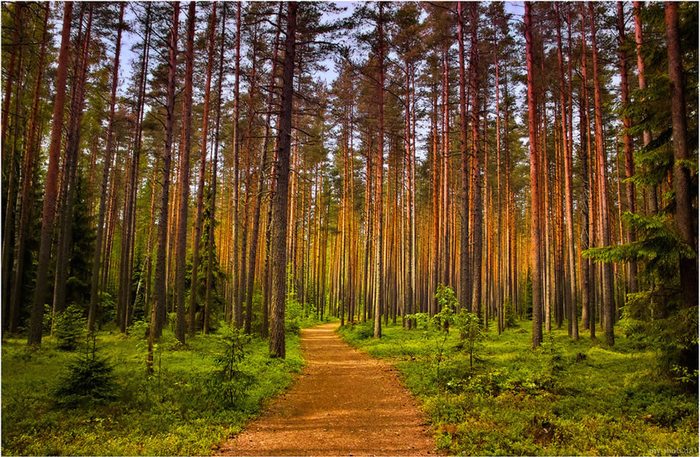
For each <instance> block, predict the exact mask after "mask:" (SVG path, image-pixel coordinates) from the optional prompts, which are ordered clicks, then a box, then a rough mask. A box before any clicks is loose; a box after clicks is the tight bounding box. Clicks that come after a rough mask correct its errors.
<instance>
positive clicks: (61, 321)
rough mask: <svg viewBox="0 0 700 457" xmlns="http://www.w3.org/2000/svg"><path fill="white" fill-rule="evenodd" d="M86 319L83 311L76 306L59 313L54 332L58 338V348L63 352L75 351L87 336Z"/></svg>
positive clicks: (54, 324)
mask: <svg viewBox="0 0 700 457" xmlns="http://www.w3.org/2000/svg"><path fill="white" fill-rule="evenodd" d="M85 325H86V319H85V316H84V313H83V310H82V309H80V307H78V306H76V305H70V306H69V307H68V308H66V310H65V311H63V312H62V313H59V314H57V315H56V317H54V320H53V332H54V336H55V337H56V347H57V348H59V349H63V350H67V351H70V350H73V349H75V348H77V347H78V343H79V342H80V341H82V340H83V336H84V335H85Z"/></svg>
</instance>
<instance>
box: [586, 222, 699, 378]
mask: <svg viewBox="0 0 700 457" xmlns="http://www.w3.org/2000/svg"><path fill="white" fill-rule="evenodd" d="M623 218H624V221H625V222H626V223H627V224H629V225H630V226H631V227H632V228H633V229H634V230H636V232H637V236H638V241H635V242H632V243H626V244H623V245H618V246H607V247H602V248H595V249H588V250H587V251H584V255H585V256H588V257H591V258H594V259H596V260H599V261H603V262H626V261H630V260H637V261H638V265H640V267H641V268H640V270H639V276H638V278H639V280H640V283H641V284H642V285H643V286H644V287H642V288H640V292H637V293H634V294H629V295H628V296H627V301H626V304H625V307H624V308H623V310H622V316H623V318H622V320H621V322H620V324H621V327H622V329H623V331H624V332H625V334H626V335H627V336H628V337H629V338H630V339H631V340H633V341H634V342H635V344H636V345H637V346H638V347H646V346H650V347H653V348H656V349H658V350H660V351H661V357H660V358H659V359H658V361H659V362H660V364H661V366H662V367H663V368H664V369H665V371H666V372H668V373H675V372H680V373H685V374H686V375H689V376H685V377H684V376H683V375H681V376H676V375H675V374H674V376H675V377H677V378H679V379H681V378H684V379H685V380H686V383H687V381H688V379H689V377H690V378H694V380H695V381H694V382H691V383H690V384H691V385H697V347H698V332H697V329H698V308H697V307H693V308H688V309H681V302H680V294H681V289H680V279H679V275H678V268H679V266H678V262H679V259H680V258H681V257H683V258H691V259H692V258H695V257H696V255H695V252H694V251H693V249H692V248H691V247H690V246H688V245H687V244H685V243H683V241H682V240H681V239H680V237H679V236H678V234H677V233H676V232H675V231H674V230H673V228H672V223H673V222H672V219H671V218H670V217H669V216H665V215H662V214H659V215H657V216H654V217H644V216H641V215H639V214H633V213H629V212H627V213H625V214H624V215H623ZM679 370H680V371H679Z"/></svg>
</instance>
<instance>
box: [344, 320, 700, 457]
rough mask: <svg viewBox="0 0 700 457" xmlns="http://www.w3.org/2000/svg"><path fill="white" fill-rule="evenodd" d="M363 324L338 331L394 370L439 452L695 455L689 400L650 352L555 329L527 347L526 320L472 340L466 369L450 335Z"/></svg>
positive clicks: (693, 406)
mask: <svg viewBox="0 0 700 457" xmlns="http://www.w3.org/2000/svg"><path fill="white" fill-rule="evenodd" d="M372 325H373V323H365V324H357V325H355V326H352V327H348V326H346V327H344V328H343V329H341V330H340V333H341V334H342V335H343V336H344V337H345V338H346V339H347V340H348V341H349V342H351V343H353V344H354V345H356V346H358V347H360V348H362V349H364V350H366V351H368V352H369V353H370V354H371V355H373V356H375V357H380V358H387V359H390V360H391V361H393V362H394V363H395V365H396V366H397V367H398V368H399V369H400V370H401V372H402V373H403V375H404V377H405V382H406V384H407V385H408V387H409V388H410V389H411V391H413V393H414V394H416V395H417V396H418V397H419V398H420V400H421V402H422V403H423V407H424V408H425V409H426V411H427V412H428V413H429V414H430V416H431V417H432V420H433V432H434V433H435V435H436V440H437V445H438V448H439V449H440V450H441V452H444V453H449V454H460V455H464V454H466V455H513V454H514V455H697V453H698V403H697V397H696V396H693V395H691V394H688V393H685V392H683V391H682V390H680V389H679V388H678V387H677V386H676V385H675V384H674V383H673V382H672V381H671V380H669V379H667V378H665V377H663V375H661V374H660V371H659V370H658V369H657V368H656V367H657V362H656V359H655V354H654V352H652V351H649V350H643V349H635V348H634V347H633V345H632V343H631V342H630V341H628V340H627V339H626V338H624V336H622V335H620V337H619V338H618V339H617V340H616V346H615V347H614V348H613V349H610V348H608V347H606V346H605V345H604V344H602V343H600V342H599V341H592V340H591V339H590V338H589V337H588V336H582V337H581V339H580V340H578V341H576V342H572V341H570V340H569V337H568V335H567V332H566V328H565V327H564V328H563V329H561V330H553V331H552V332H551V333H550V334H545V337H544V344H543V347H542V348H541V349H539V350H537V351H533V350H532V349H531V323H530V322H520V323H519V325H518V327H516V328H512V329H508V330H506V331H505V332H504V333H502V334H501V335H498V334H497V333H496V331H495V330H494V329H493V328H492V329H490V330H489V331H488V332H487V334H486V338H485V340H484V341H483V342H482V344H481V345H480V346H478V347H477V351H476V355H477V357H478V361H477V362H476V363H475V366H474V369H473V371H472V370H470V368H469V358H468V355H466V354H465V353H463V352H462V350H461V349H460V348H459V347H458V346H459V344H460V342H459V339H458V335H457V332H456V331H452V332H450V335H449V338H448V340H447V345H446V348H447V349H446V350H445V352H444V353H443V354H442V358H441V360H440V361H439V363H438V359H439V357H438V352H439V351H438V347H439V341H440V339H441V338H442V336H441V335H436V334H433V333H428V332H424V331H423V330H420V329H418V330H412V331H406V330H404V329H403V328H402V327H401V324H400V323H399V324H397V325H390V326H388V327H385V328H384V330H383V332H384V333H383V336H382V338H381V339H379V340H377V339H374V338H372V337H371V335H372V332H371V327H372Z"/></svg>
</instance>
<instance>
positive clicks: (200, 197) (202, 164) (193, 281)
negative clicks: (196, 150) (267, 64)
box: [188, 2, 216, 335]
mask: <svg viewBox="0 0 700 457" xmlns="http://www.w3.org/2000/svg"><path fill="white" fill-rule="evenodd" d="M215 36H216V2H215V3H213V4H212V10H211V14H210V15H209V44H208V48H207V75H206V82H205V84H204V113H203V115H202V140H201V143H202V144H201V151H200V159H199V179H198V181H197V215H196V216H195V222H194V226H195V229H194V230H195V231H194V238H193V239H192V273H191V278H190V306H189V319H188V324H189V325H188V330H189V333H190V335H194V332H195V320H196V316H197V298H198V295H199V245H200V243H201V241H202V225H203V220H202V211H203V210H204V185H205V184H204V178H205V176H206V172H207V152H208V151H207V143H208V134H209V110H210V109H209V102H210V99H211V73H212V67H213V64H214V38H215ZM210 260H211V259H210Z"/></svg>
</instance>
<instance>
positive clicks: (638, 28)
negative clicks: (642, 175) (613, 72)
mask: <svg viewBox="0 0 700 457" xmlns="http://www.w3.org/2000/svg"><path fill="white" fill-rule="evenodd" d="M641 8H642V3H641V2H638V1H635V2H634V30H635V34H634V38H635V42H636V44H637V46H636V50H637V75H638V79H639V89H640V90H642V91H643V90H646V88H647V78H646V75H645V72H646V69H645V65H644V56H643V55H642V45H643V44H644V37H643V34H642V20H641V17H640V9H641ZM643 141H644V146H645V147H646V146H648V145H649V143H651V132H650V131H649V130H648V129H644V133H643ZM644 192H645V201H646V213H647V216H650V217H651V216H653V215H655V214H656V213H658V212H659V202H658V198H657V196H656V186H647V187H646V188H645V189H644Z"/></svg>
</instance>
